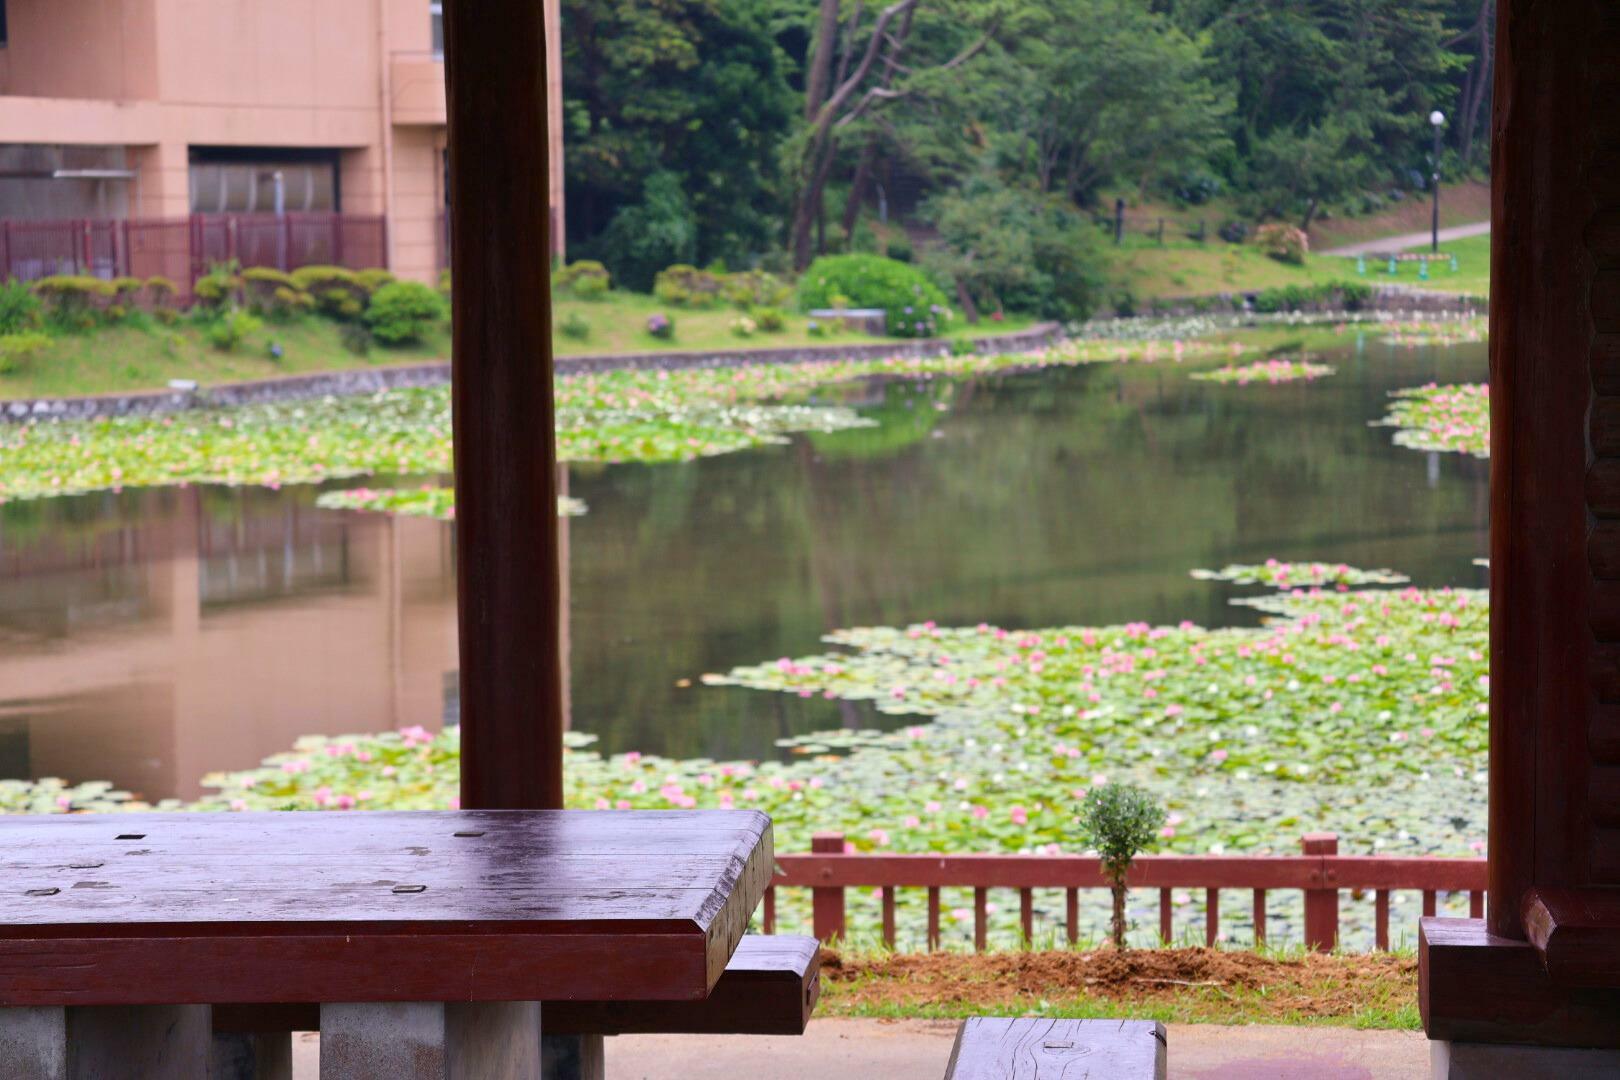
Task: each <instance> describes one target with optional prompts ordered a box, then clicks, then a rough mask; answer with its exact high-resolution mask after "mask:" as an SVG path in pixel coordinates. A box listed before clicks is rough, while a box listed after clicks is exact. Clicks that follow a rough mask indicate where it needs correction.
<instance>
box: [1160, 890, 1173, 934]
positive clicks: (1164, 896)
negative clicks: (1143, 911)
mask: <svg viewBox="0 0 1620 1080" xmlns="http://www.w3.org/2000/svg"><path fill="white" fill-rule="evenodd" d="M1171 930H1172V927H1171V925H1170V890H1169V889H1160V890H1159V941H1160V942H1161V943H1163V944H1165V945H1168V944H1170V936H1171Z"/></svg>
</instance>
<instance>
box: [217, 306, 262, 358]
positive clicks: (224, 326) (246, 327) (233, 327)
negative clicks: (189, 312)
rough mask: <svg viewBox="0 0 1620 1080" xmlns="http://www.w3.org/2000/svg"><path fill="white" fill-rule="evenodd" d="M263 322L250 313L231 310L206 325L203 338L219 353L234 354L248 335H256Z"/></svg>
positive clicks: (236, 309) (239, 309) (235, 309)
mask: <svg viewBox="0 0 1620 1080" xmlns="http://www.w3.org/2000/svg"><path fill="white" fill-rule="evenodd" d="M263 326H264V322H263V321H262V320H261V319H259V318H258V316H256V315H254V314H252V313H251V312H247V311H243V310H242V309H241V308H232V309H230V310H229V311H226V312H222V313H221V314H220V316H219V318H217V319H215V320H214V321H213V322H211V323H209V324H208V327H207V329H206V330H204V332H203V333H204V336H206V337H207V338H208V343H209V344H210V345H212V346H213V347H214V348H216V349H218V350H219V351H220V352H235V351H236V350H237V348H238V347H239V346H240V345H241V344H242V342H244V341H246V340H247V337H248V335H249V334H253V333H257V332H258V331H259V330H260V329H261V328H262V327H263Z"/></svg>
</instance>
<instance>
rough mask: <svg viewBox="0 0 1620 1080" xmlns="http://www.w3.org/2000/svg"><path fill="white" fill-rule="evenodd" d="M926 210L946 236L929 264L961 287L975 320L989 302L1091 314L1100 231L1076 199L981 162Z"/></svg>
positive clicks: (960, 296) (1061, 315)
mask: <svg viewBox="0 0 1620 1080" xmlns="http://www.w3.org/2000/svg"><path fill="white" fill-rule="evenodd" d="M923 213H924V217H925V218H926V219H927V220H928V221H929V222H930V223H931V224H933V226H934V227H935V228H936V229H937V230H938V233H939V243H938V244H937V245H936V246H935V247H933V248H932V249H931V250H930V251H929V252H928V255H927V257H926V261H927V264H928V266H929V268H930V269H931V270H933V271H934V273H935V275H936V276H937V277H940V278H942V279H944V280H948V281H951V282H953V283H954V284H955V288H956V296H957V302H958V303H959V304H960V305H961V307H962V309H963V312H964V313H965V314H966V315H967V318H968V320H969V321H970V322H977V321H978V309H979V306H980V305H981V304H986V303H989V304H991V305H993V306H995V307H997V308H1002V307H1006V308H1011V309H1013V310H1017V311H1031V312H1034V313H1036V314H1039V315H1042V316H1045V317H1047V318H1057V319H1064V320H1073V319H1083V318H1085V317H1086V316H1087V315H1088V314H1090V312H1091V309H1092V307H1093V306H1094V298H1095V295H1096V292H1097V289H1098V287H1099V283H1100V275H1099V273H1098V266H1099V264H1100V261H1101V257H1100V255H1099V254H1098V251H1097V239H1096V229H1095V228H1094V227H1093V226H1092V225H1091V224H1090V222H1088V221H1086V220H1085V219H1084V218H1083V217H1082V215H1080V214H1079V213H1077V212H1076V211H1075V210H1074V208H1073V207H1072V206H1071V205H1069V203H1068V200H1066V199H1064V198H1062V197H1061V196H1052V195H1043V194H1042V193H1040V192H1038V191H1035V190H1033V189H1031V188H1028V187H1019V186H1014V185H1012V184H1009V183H1007V182H1006V181H1005V180H1003V179H1002V177H1001V176H999V175H998V174H997V173H996V172H995V171H994V170H992V169H989V168H988V167H981V169H980V170H979V171H978V172H977V173H976V174H975V175H974V176H973V177H972V178H971V179H970V180H969V181H967V182H966V183H964V184H962V185H961V186H960V187H959V188H957V189H955V190H953V191H949V192H945V193H943V194H940V195H936V196H935V197H934V198H932V199H931V200H929V202H928V204H927V205H926V206H925V207H924V209H923Z"/></svg>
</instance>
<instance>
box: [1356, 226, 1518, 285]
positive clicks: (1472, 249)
mask: <svg viewBox="0 0 1620 1080" xmlns="http://www.w3.org/2000/svg"><path fill="white" fill-rule="evenodd" d="M1408 250H1411V251H1428V250H1429V246H1428V245H1427V244H1425V245H1423V246H1422V247H1416V248H1410V249H1408ZM1440 253H1441V254H1442V255H1455V256H1457V272H1456V273H1452V272H1451V264H1450V263H1448V262H1437V263H1435V264H1434V265H1433V266H1431V267H1429V280H1428V281H1420V280H1418V276H1417V273H1418V270H1417V264H1415V263H1397V264H1396V265H1397V266H1398V267H1399V268H1400V273H1399V275H1398V276H1396V277H1395V278H1393V279H1389V278H1388V276H1387V275H1381V277H1383V278H1384V279H1385V280H1394V281H1399V282H1400V283H1401V284H1403V285H1416V286H1417V287H1418V288H1420V289H1442V290H1444V291H1446V292H1460V293H1469V294H1471V295H1474V296H1489V295H1490V294H1491V238H1490V237H1489V236H1488V235H1487V236H1470V237H1468V238H1467V239H1464V240H1452V241H1450V242H1444V241H1443V242H1441V244H1440ZM1367 269H1368V271H1369V273H1368V275H1367V276H1368V277H1369V278H1371V277H1372V276H1373V275H1372V273H1371V270H1372V269H1373V267H1372V266H1370V265H1369V266H1368V268H1367Z"/></svg>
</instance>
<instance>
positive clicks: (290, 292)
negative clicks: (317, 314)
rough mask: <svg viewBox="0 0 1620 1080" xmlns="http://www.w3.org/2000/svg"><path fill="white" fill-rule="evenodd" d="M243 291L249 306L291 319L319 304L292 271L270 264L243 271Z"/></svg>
mask: <svg viewBox="0 0 1620 1080" xmlns="http://www.w3.org/2000/svg"><path fill="white" fill-rule="evenodd" d="M242 293H243V297H244V299H245V300H246V302H247V306H248V308H249V310H251V311H252V312H253V313H254V314H256V315H264V316H268V317H269V318H272V319H288V318H291V317H292V316H294V315H297V314H300V313H301V312H304V311H308V310H309V309H310V308H312V307H314V306H315V300H314V298H313V297H311V296H310V295H309V294H308V293H307V292H305V291H304V290H303V289H300V288H299V287H298V283H297V282H296V281H294V280H293V276H292V275H291V274H286V273H283V272H282V271H280V270H275V269H272V268H270V267H268V266H255V267H252V268H250V269H247V270H244V271H242Z"/></svg>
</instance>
